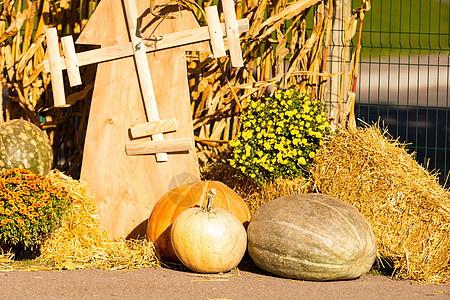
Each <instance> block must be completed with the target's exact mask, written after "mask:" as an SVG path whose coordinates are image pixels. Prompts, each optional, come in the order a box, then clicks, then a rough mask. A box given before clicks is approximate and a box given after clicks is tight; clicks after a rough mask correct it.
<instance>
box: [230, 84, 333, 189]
mask: <svg viewBox="0 0 450 300" xmlns="http://www.w3.org/2000/svg"><path fill="white" fill-rule="evenodd" d="M240 121H241V124H242V128H241V131H240V133H239V134H238V136H237V137H236V139H234V140H232V141H230V146H231V150H232V158H231V159H230V160H229V163H230V165H231V166H232V167H234V168H236V169H238V170H240V172H241V173H242V174H243V175H246V176H249V177H251V178H254V180H255V181H256V182H258V183H259V184H264V182H265V181H267V180H274V179H276V178H279V177H282V178H298V177H306V176H307V175H308V169H309V167H310V165H311V163H312V158H313V157H314V156H315V154H316V151H317V149H318V148H319V147H320V146H321V145H323V139H324V138H325V136H326V135H327V134H328V133H329V132H330V129H329V125H330V123H329V119H328V118H327V116H326V114H325V110H324V107H323V105H322V103H321V102H320V101H315V100H311V99H310V97H309V96H308V95H306V94H305V93H300V92H299V91H297V90H295V89H294V88H289V89H287V90H284V91H283V90H278V91H277V92H276V93H275V95H274V96H273V97H267V98H264V99H257V100H254V101H251V102H250V103H249V105H248V106H247V108H246V110H245V112H244V113H243V114H242V115H241V116H240Z"/></svg>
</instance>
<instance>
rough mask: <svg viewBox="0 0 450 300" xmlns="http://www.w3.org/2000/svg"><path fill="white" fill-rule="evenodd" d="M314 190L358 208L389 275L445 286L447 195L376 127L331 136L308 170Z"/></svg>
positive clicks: (449, 248)
mask: <svg viewBox="0 0 450 300" xmlns="http://www.w3.org/2000/svg"><path fill="white" fill-rule="evenodd" d="M311 173H312V175H313V178H314V180H315V185H316V187H317V189H318V190H319V191H320V192H322V193H325V194H328V195H331V196H334V197H337V198H339V199H342V200H344V201H346V202H348V203H350V204H352V205H354V206H355V207H357V208H358V209H359V211H360V212H361V213H362V214H363V215H364V216H365V217H366V218H367V220H368V221H369V222H370V223H371V224H372V226H373V229H374V232H375V234H376V236H377V241H378V250H379V256H380V257H381V258H384V259H386V260H387V261H391V262H393V263H394V266H393V267H394V268H395V273H394V276H395V277H397V278H402V279H410V280H414V281H424V282H441V283H448V282H450V267H449V262H450V194H449V191H447V190H446V189H444V188H443V187H442V186H440V185H439V183H438V180H437V174H436V173H431V172H428V171H427V170H426V169H424V168H423V167H422V166H420V165H419V164H418V163H417V162H416V161H415V159H414V155H413V154H409V153H408V152H407V151H406V150H405V147H404V145H403V144H401V143H399V141H398V140H393V139H392V138H391V137H390V136H389V135H388V133H387V131H381V130H380V128H379V127H378V125H374V126H367V127H365V128H360V129H353V130H347V129H342V130H340V131H339V132H337V133H336V134H335V135H334V136H333V137H332V138H331V139H330V141H329V142H328V143H327V144H326V145H325V147H324V148H323V149H322V150H321V151H319V153H317V156H316V158H315V166H314V167H313V169H312V170H311Z"/></svg>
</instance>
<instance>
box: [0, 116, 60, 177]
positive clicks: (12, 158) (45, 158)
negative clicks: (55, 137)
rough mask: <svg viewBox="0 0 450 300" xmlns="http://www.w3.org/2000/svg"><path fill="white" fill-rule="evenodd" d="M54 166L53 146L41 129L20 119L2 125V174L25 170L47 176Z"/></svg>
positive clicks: (0, 151) (0, 155) (0, 156)
mask: <svg viewBox="0 0 450 300" xmlns="http://www.w3.org/2000/svg"><path fill="white" fill-rule="evenodd" d="M52 164H53V150H52V146H51V144H50V141H49V139H48V137H47V134H46V133H45V132H44V131H42V130H41V129H40V128H39V127H37V126H36V125H34V124H33V123H31V122H28V121H25V120H19V119H14V120H11V121H8V122H5V123H3V124H0V173H3V172H5V171H6V170H9V169H12V168H24V169H27V170H30V171H32V172H34V173H36V174H40V175H46V174H47V173H48V172H49V171H50V170H51V168H52Z"/></svg>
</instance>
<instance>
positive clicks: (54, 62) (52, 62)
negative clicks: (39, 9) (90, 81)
mask: <svg viewBox="0 0 450 300" xmlns="http://www.w3.org/2000/svg"><path fill="white" fill-rule="evenodd" d="M45 36H46V38H47V52H48V57H49V67H50V73H51V78H52V90H53V105H54V106H56V107H64V106H65V105H66V96H65V93H64V80H63V74H62V68H61V60H60V54H59V42H58V33H57V31H56V28H49V29H47V30H45Z"/></svg>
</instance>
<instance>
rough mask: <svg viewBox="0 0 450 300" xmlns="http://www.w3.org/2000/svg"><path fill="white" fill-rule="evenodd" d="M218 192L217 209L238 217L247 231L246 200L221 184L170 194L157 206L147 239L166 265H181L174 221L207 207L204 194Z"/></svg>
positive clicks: (179, 189) (196, 185)
mask: <svg viewBox="0 0 450 300" xmlns="http://www.w3.org/2000/svg"><path fill="white" fill-rule="evenodd" d="M211 188H214V189H216V192H217V194H216V197H215V200H214V205H215V206H216V207H222V208H224V209H226V210H228V211H230V212H231V213H232V214H233V215H235V216H236V217H237V218H238V219H239V221H240V222H241V223H242V224H243V225H244V227H245V228H246V227H247V225H248V222H249V221H250V217H251V215H250V210H249V209H248V207H247V205H246V204H245V202H244V200H243V199H242V198H241V197H240V196H239V195H238V194H237V193H236V192H235V191H233V190H232V189H231V188H229V187H228V186H226V185H225V184H223V183H222V182H220V181H206V180H205V181H195V182H192V183H188V184H184V185H182V186H179V187H177V188H175V189H172V190H170V191H169V192H167V193H166V194H165V195H164V196H163V197H162V198H161V199H160V200H159V201H158V202H157V203H156V205H155V206H154V208H153V211H152V213H151V215H150V217H149V221H148V225H147V238H148V239H149V240H150V241H152V242H153V244H154V245H155V248H156V249H157V251H158V254H159V256H160V258H161V259H162V260H163V261H168V262H178V261H179V260H178V258H177V256H176V255H175V252H174V251H173V249H172V245H171V241H170V228H171V225H172V223H173V222H174V221H175V219H176V218H177V217H178V216H179V215H180V214H181V213H182V212H183V211H185V210H187V209H189V208H192V207H195V206H205V205H206V198H205V193H206V191H207V190H210V189H211Z"/></svg>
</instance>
